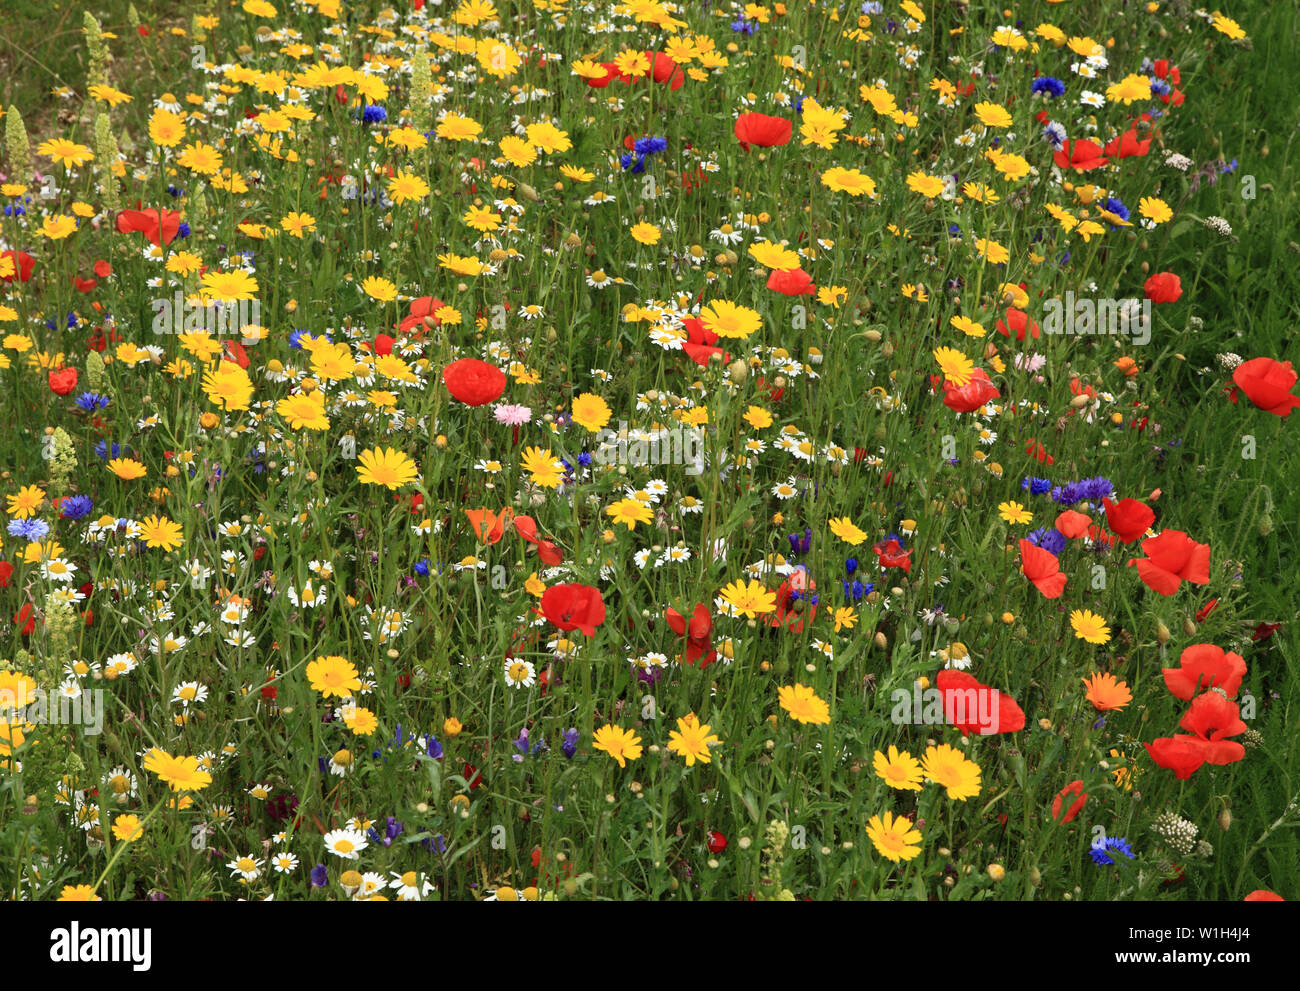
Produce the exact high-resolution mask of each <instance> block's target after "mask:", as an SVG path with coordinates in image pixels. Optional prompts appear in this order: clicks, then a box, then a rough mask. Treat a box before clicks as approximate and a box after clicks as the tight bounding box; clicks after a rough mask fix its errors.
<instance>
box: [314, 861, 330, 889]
mask: <svg viewBox="0 0 1300 991" xmlns="http://www.w3.org/2000/svg"><path fill="white" fill-rule="evenodd" d="M329 883H330V875H329V871H327V870H326V869H325V865H324V864H317V865H316V866H315V867H313V868H312V869H311V886H312V887H313V888H323V887H325V885H327V884H329Z"/></svg>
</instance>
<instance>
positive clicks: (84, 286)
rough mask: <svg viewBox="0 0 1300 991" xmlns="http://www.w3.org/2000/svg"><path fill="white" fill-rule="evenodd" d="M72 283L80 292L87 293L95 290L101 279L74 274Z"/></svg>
mask: <svg viewBox="0 0 1300 991" xmlns="http://www.w3.org/2000/svg"><path fill="white" fill-rule="evenodd" d="M72 284H73V286H75V287H76V290H77V292H80V293H87V292H93V291H94V289H95V287H96V286H97V285H99V280H98V279H83V278H82V277H81V276H79V275H74V276H73V277H72Z"/></svg>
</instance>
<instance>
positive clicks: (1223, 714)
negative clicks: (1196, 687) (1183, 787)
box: [1178, 692, 1249, 764]
mask: <svg viewBox="0 0 1300 991" xmlns="http://www.w3.org/2000/svg"><path fill="white" fill-rule="evenodd" d="M1178 725H1179V726H1181V727H1182V728H1183V729H1185V730H1190V731H1191V732H1193V733H1195V734H1196V738H1197V739H1198V740H1200V741H1201V744H1202V746H1203V748H1204V751H1205V759H1206V760H1207V761H1209V762H1210V763H1211V764H1231V763H1233V762H1234V761H1239V760H1241V759H1242V758H1243V757H1245V756H1246V748H1245V747H1243V746H1242V745H1241V744H1240V743H1237V742H1236V741H1235V740H1229V739H1228V737H1230V736H1236V735H1237V734H1239V733H1244V732H1246V730H1247V729H1249V727H1248V726H1247V725H1246V724H1245V723H1244V722H1243V721H1242V719H1241V709H1240V708H1239V707H1238V706H1237V703H1236V702H1230V701H1228V699H1226V698H1224V697H1223V696H1222V695H1220V694H1219V693H1218V692H1204V693H1203V694H1201V695H1198V696H1196V698H1194V699H1192V704H1191V706H1190V707H1189V708H1188V710H1187V712H1186V713H1184V714H1183V718H1182V719H1180V720H1179V721H1178Z"/></svg>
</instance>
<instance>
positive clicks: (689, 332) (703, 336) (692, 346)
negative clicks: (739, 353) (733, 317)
mask: <svg viewBox="0 0 1300 991" xmlns="http://www.w3.org/2000/svg"><path fill="white" fill-rule="evenodd" d="M682 325H683V326H684V327H685V328H686V340H685V342H683V344H682V350H683V351H685V352H686V356H687V357H688V358H690V359H691V361H693V362H695V363H696V364H697V365H707V364H708V363H709V359H710V358H711V357H713V356H714V355H715V354H718V355H721V356H722V360H723V362H724V363H725V362H728V361H730V360H731V353H730V352H729V351H724V350H722V348H717V347H714V346H713V345H715V344H716V343H717V342H718V340H719V338H718V335H717V334H715V333H714V332H713V331H711V330H709V329H708V328H706V327H705V326H704V321H703V320H701V319H700V318H699V317H687V318H686V319H685V320H683V321H682Z"/></svg>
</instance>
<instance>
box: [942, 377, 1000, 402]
mask: <svg viewBox="0 0 1300 991" xmlns="http://www.w3.org/2000/svg"><path fill="white" fill-rule="evenodd" d="M1001 395H1002V393H1000V392H998V388H997V386H995V385H994V384H993V383H992V381H990V380H989V373H988V372H986V371H984V369H982V368H976V369H975V370H974V371H973V372H971V378H970V381H969V382H967V383H966V384H965V385H963V386H961V387H958V386H955V385H953V384H952V382H950V381H949V380H948V379H944V380H943V404H944V405H945V406H947V407H948V408H949V409H950V410H952V411H953V412H955V413H973V412H974V411H975V410H977V409H979V408H980V407H981V406H983V405H984V404H985V403H987V402H988V401H989V400H990V399H997V398H999V397H1001Z"/></svg>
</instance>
